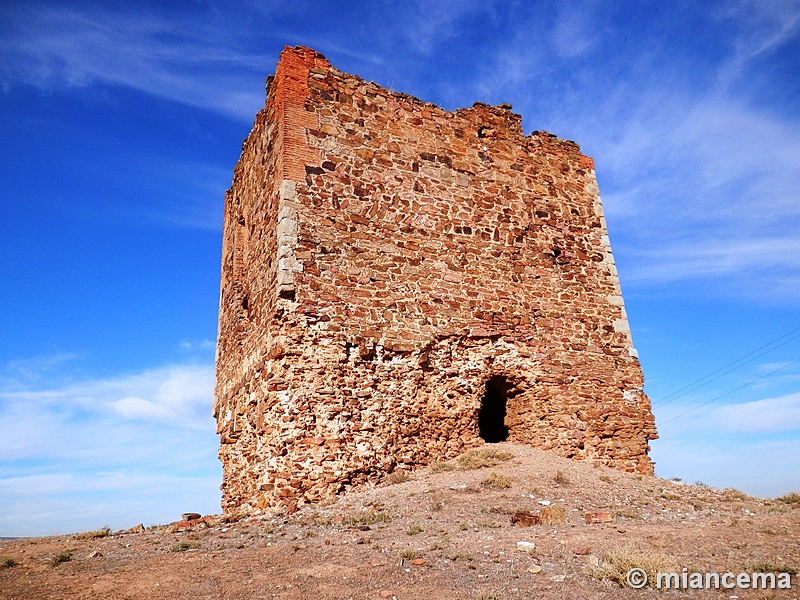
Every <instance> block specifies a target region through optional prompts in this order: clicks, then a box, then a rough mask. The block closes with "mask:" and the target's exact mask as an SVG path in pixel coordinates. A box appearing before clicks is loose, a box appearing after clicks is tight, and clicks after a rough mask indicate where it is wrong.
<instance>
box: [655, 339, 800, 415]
mask: <svg viewBox="0 0 800 600" xmlns="http://www.w3.org/2000/svg"><path fill="white" fill-rule="evenodd" d="M779 339H780V338H779ZM797 363H800V359H798V360H796V361H794V362H790V363H789V364H787V365H783V366H782V367H778V368H777V369H775V370H774V371H770V372H769V373H766V374H764V375H762V376H761V377H757V378H756V379H753V380H752V381H748V382H747V383H745V384H744V385H740V386H739V387H738V388H736V389H733V390H731V391H729V392H725V393H724V394H720V395H719V396H716V397H715V398H712V399H711V400H707V401H706V402H703V403H702V404H698V405H697V406H695V407H693V408H690V409H689V410H687V411H686V412H682V413H681V414H679V415H675V416H674V417H672V418H670V419H667V420H666V421H662V422H661V425H666V424H667V423H669V422H670V421H674V420H675V419H679V418H680V417H682V416H684V415H688V414H689V413H690V412H694V411H696V410H697V409H698V408H702V407H704V406H706V405H707V404H711V403H712V402H714V401H716V400H719V399H720V398H724V397H725V396H727V395H729V394H732V393H733V392H738V391H739V390H741V389H742V388H746V387H747V386H748V385H752V384H754V383H755V382H756V381H760V380H761V379H764V378H765V377H769V376H770V375H774V374H775V373H777V372H778V371H783V370H784V369H788V368H789V367H791V366H792V365H796V364H797Z"/></svg>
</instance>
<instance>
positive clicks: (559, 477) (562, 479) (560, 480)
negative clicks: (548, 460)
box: [553, 471, 572, 485]
mask: <svg viewBox="0 0 800 600" xmlns="http://www.w3.org/2000/svg"><path fill="white" fill-rule="evenodd" d="M553 481H554V482H556V483H557V484H558V485H569V484H570V483H572V481H570V478H569V477H567V474H566V473H564V471H556V474H555V476H554V477H553Z"/></svg>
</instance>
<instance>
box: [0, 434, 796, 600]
mask: <svg viewBox="0 0 800 600" xmlns="http://www.w3.org/2000/svg"><path fill="white" fill-rule="evenodd" d="M391 479H392V482H391V483H387V484H384V485H381V486H379V487H376V488H372V489H360V490H354V491H351V492H349V493H347V494H344V495H342V496H340V497H339V498H338V499H337V501H336V502H335V503H333V504H330V505H328V506H309V507H306V508H304V509H302V510H300V511H298V512H297V513H295V514H293V515H291V516H289V517H285V516H282V515H262V516H259V517H248V518H244V519H241V520H239V521H236V522H226V520H225V518H224V517H222V516H213V517H205V518H203V519H192V520H190V521H185V522H182V523H175V524H172V525H168V526H163V527H154V528H150V529H146V530H144V531H141V528H138V527H134V528H133V529H132V530H131V532H129V533H112V532H109V531H107V530H98V531H96V532H84V533H83V534H77V535H74V536H59V537H49V538H33V539H21V540H5V541H0V598H3V599H9V600H10V599H16V598H19V599H22V598H26V599H27V598H36V599H40V598H126V599H138V598H142V599H145V598H147V599H152V598H170V599H179V598H226V599H237V598H242V599H245V598H246V599H251V598H287V599H298V600H299V599H301V598H302V599H306V598H322V599H324V598H330V599H334V598H336V599H339V598H342V599H344V598H353V599H362V598H363V599H368V598H397V599H405V598H425V599H440V598H441V599H445V598H447V599H451V598H467V599H483V600H490V599H497V600H500V599H503V600H505V599H517V598H518V599H523V598H524V599H526V600H529V599H530V598H544V599H549V598H586V599H597V598H627V597H630V598H642V597H652V598H661V597H664V596H663V595H662V592H660V591H658V590H655V589H652V588H645V590H644V591H641V590H633V589H630V588H629V587H627V585H626V584H625V575H626V573H627V571H628V570H629V569H631V568H634V567H637V568H642V569H644V570H645V571H647V572H649V573H650V574H651V580H652V579H654V574H655V572H676V573H678V574H679V575H680V574H681V573H682V572H683V569H684V568H685V569H687V573H688V574H689V575H691V574H692V573H695V572H699V573H719V574H724V573H726V572H731V573H734V574H739V573H748V574H751V573H753V572H775V573H781V572H787V573H790V579H791V585H792V589H789V590H782V589H766V590H764V589H758V590H755V589H741V588H737V589H727V590H719V589H712V590H697V589H689V590H686V591H685V592H681V593H682V594H683V596H690V597H692V598H715V599H718V598H720V597H722V596H721V595H722V594H723V593H724V594H725V597H730V596H738V597H739V598H742V599H746V598H753V599H763V598H798V597H800V591H798V590H800V578H799V577H798V575H797V569H798V567H800V543H798V542H800V527H798V525H800V510H796V509H795V508H796V507H797V506H798V503H795V502H792V500H800V498H791V497H787V498H786V499H784V500H785V501H779V500H765V499H760V498H753V497H749V496H746V495H745V494H742V493H741V492H738V491H736V490H715V489H711V488H708V487H705V486H702V485H687V484H684V483H680V482H675V481H665V480H662V479H657V478H654V477H648V476H642V475H634V474H629V473H622V472H619V471H614V470H611V469H606V468H595V467H592V466H591V465H589V464H585V463H580V462H574V461H570V460H566V459H562V458H559V457H555V456H552V455H550V454H548V453H546V452H542V451H539V450H535V449H532V448H527V447H523V446H515V445H511V444H495V445H487V446H485V447H483V448H481V449H478V450H477V451H473V452H472V453H471V454H470V455H469V456H467V457H462V458H461V459H458V460H454V461H451V462H449V463H443V464H438V465H434V466H433V467H431V468H429V469H427V470H426V471H421V472H418V473H415V474H412V475H411V476H410V477H405V476H403V475H395V476H394V477H392V478H391ZM187 508H191V507H187ZM192 516H194V515H192ZM512 521H513V522H512ZM526 525H527V526H526ZM683 596H682V597H683Z"/></svg>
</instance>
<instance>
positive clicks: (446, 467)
mask: <svg viewBox="0 0 800 600" xmlns="http://www.w3.org/2000/svg"><path fill="white" fill-rule="evenodd" d="M455 469H456V466H455V465H454V464H453V463H451V462H445V461H442V462H435V463H433V464H432V465H431V466H429V467H428V470H429V471H430V472H431V473H441V472H443V471H455Z"/></svg>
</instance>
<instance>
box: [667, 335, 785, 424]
mask: <svg viewBox="0 0 800 600" xmlns="http://www.w3.org/2000/svg"><path fill="white" fill-rule="evenodd" d="M796 332H800V327H798V328H797V329H793V330H792V331H790V332H789V333H785V334H783V335H782V336H780V337H778V338H775V339H774V340H772V341H771V342H769V343H767V344H764V345H763V346H761V347H760V348H756V349H755V350H753V351H752V352H749V353H747V354H745V355H744V356H741V357H740V358H737V359H736V360H734V361H733V362H729V363H728V364H727V365H724V366H722V367H720V368H719V369H717V370H716V371H713V372H711V373H709V374H708V375H705V376H703V377H701V378H700V379H697V380H696V381H693V382H692V383H690V384H688V385H685V386H683V387H682V388H680V389H678V390H675V391H674V392H672V393H671V394H667V395H666V396H664V397H663V398H661V399H660V400H658V401H657V402H655V403H653V405H652V406H653V408H656V407H660V406H666V405H667V404H670V403H671V402H674V401H675V400H677V399H678V398H682V397H683V396H685V395H686V394H688V393H689V392H693V391H694V390H697V389H700V388H701V387H703V386H704V385H707V384H709V383H711V382H712V381H716V380H717V379H719V378H720V377H723V376H725V375H727V374H728V373H731V372H732V371H735V370H736V369H739V368H740V367H743V366H744V365H746V364H749V363H751V362H753V361H754V360H757V359H759V358H761V357H762V356H764V355H765V354H769V353H770V352H772V351H773V350H777V349H778V348H780V347H781V346H785V345H786V344H788V343H789V342H791V341H792V340H795V339H797V338H798V337H800V333H797V335H795V336H793V337H791V338H789V339H788V340H786V341H785V342H783V343H782V344H778V345H777V346H774V347H773V348H770V349H769V350H766V351H764V352H761V354H758V355H757V356H753V358H751V359H750V360H747V361H745V362H741V361H743V360H744V359H745V358H748V357H749V356H752V355H753V354H756V353H757V352H760V351H761V350H764V348H767V347H769V346H772V345H773V344H774V343H775V342H779V341H780V340H782V339H783V338H785V337H787V336H790V335H792V334H793V333H796ZM737 363H741V364H737ZM733 365H736V366H735V367H734V366H733ZM728 367H733V368H731V369H728ZM726 369H727V370H726ZM721 371H724V372H721ZM717 373H719V375H717ZM712 375H717V376H716V377H712ZM709 378H710V379H709ZM701 382H702V383H701ZM697 384H700V385H697ZM684 390H685V391H684ZM680 392H683V393H680ZM676 394H678V395H677V396H676ZM673 396H674V397H673ZM668 398H671V400H667V399H668Z"/></svg>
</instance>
